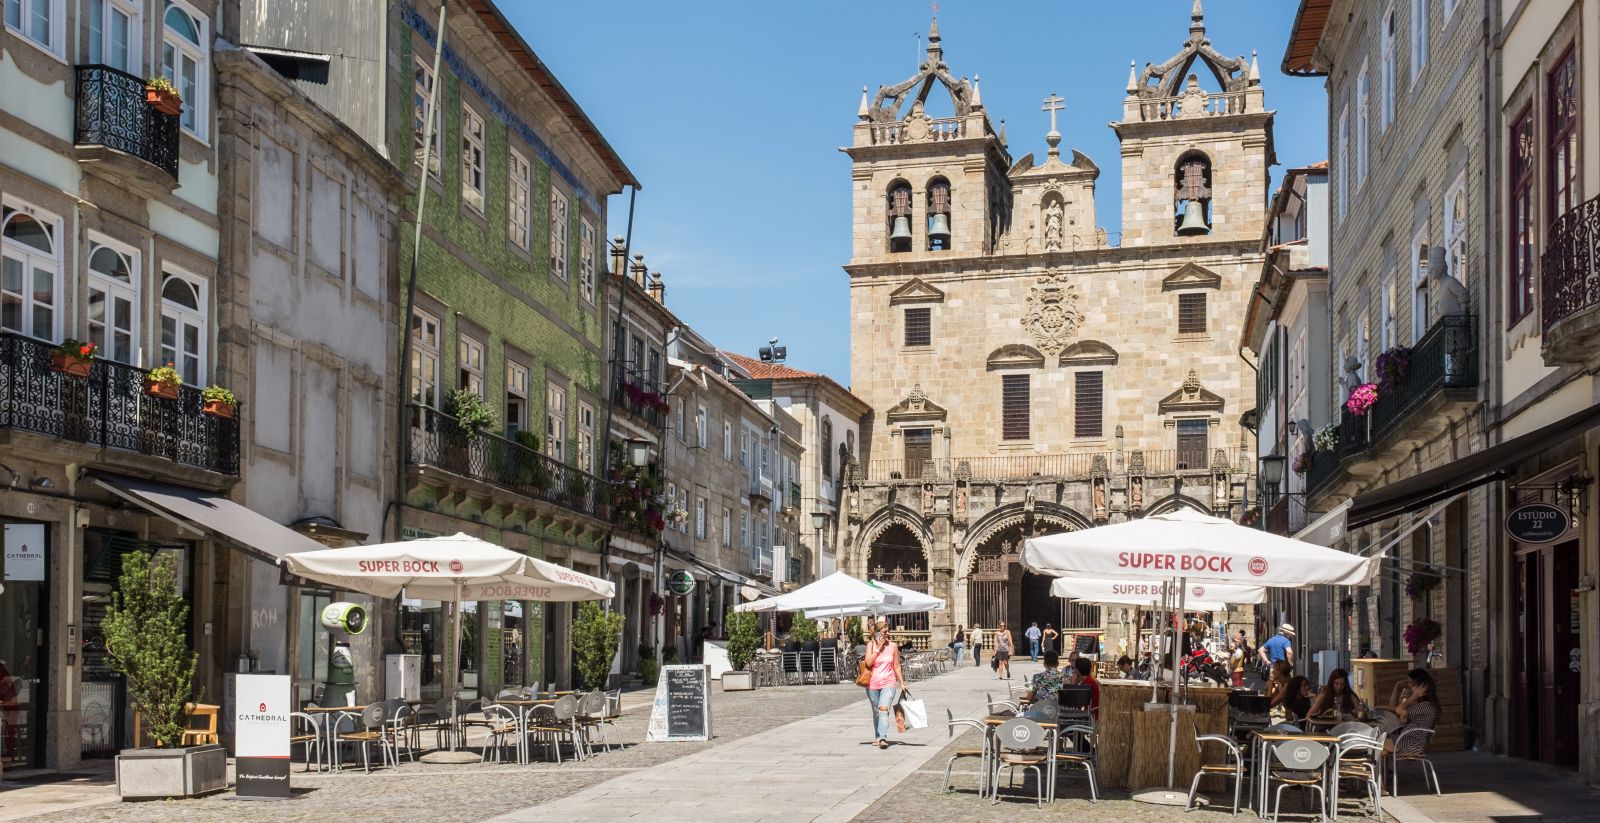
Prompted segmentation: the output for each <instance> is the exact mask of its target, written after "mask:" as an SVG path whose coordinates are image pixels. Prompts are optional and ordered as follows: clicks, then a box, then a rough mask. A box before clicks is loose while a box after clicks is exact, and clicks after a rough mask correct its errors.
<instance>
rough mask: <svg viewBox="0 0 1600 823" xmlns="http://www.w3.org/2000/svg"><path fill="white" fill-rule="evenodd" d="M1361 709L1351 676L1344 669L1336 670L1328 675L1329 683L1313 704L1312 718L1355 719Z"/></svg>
mask: <svg viewBox="0 0 1600 823" xmlns="http://www.w3.org/2000/svg"><path fill="white" fill-rule="evenodd" d="M1360 708H1361V701H1359V700H1357V699H1356V693H1355V692H1354V691H1352V690H1351V688H1350V674H1349V673H1348V672H1346V671H1345V670H1344V669H1334V670H1333V673H1332V674H1330V675H1328V682H1327V684H1326V685H1324V686H1323V687H1322V691H1320V692H1318V693H1317V699H1316V700H1315V701H1313V702H1312V703H1311V714H1310V715H1309V716H1310V717H1324V716H1326V717H1337V718H1341V719H1343V718H1349V717H1354V716H1355V714H1356V712H1357V711H1358V710H1359V709H1360Z"/></svg>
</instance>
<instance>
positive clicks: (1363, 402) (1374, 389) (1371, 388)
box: [1344, 383, 1378, 417]
mask: <svg viewBox="0 0 1600 823" xmlns="http://www.w3.org/2000/svg"><path fill="white" fill-rule="evenodd" d="M1377 402H1378V384H1377V383H1362V384H1361V385H1359V386H1356V387H1355V388H1354V389H1351V390H1350V399H1348V400H1346V401H1344V407H1345V408H1346V409H1348V410H1349V411H1350V413H1351V414H1353V415H1355V416H1357V417H1360V416H1361V415H1364V414H1366V413H1367V412H1368V411H1370V410H1371V409H1372V407H1373V406H1374V405H1377Z"/></svg>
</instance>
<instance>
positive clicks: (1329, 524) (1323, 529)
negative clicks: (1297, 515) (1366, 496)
mask: <svg viewBox="0 0 1600 823" xmlns="http://www.w3.org/2000/svg"><path fill="white" fill-rule="evenodd" d="M1349 512H1350V501H1348V500H1346V501H1344V502H1343V503H1340V504H1339V505H1338V506H1335V507H1334V509H1333V511H1330V512H1328V513H1326V514H1323V515H1320V516H1318V517H1317V519H1316V520H1313V521H1311V523H1310V524H1308V525H1307V526H1306V527H1305V528H1303V529H1301V530H1300V531H1298V532H1295V535H1294V539H1296V540H1304V541H1305V542H1307V543H1315V544H1317V545H1318V546H1327V547H1329V548H1332V547H1333V544H1335V543H1337V542H1339V540H1340V538H1342V537H1344V529H1345V525H1344V524H1345V515H1347V514H1349Z"/></svg>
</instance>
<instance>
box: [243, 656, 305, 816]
mask: <svg viewBox="0 0 1600 823" xmlns="http://www.w3.org/2000/svg"><path fill="white" fill-rule="evenodd" d="M235 689H236V694H237V697H236V701H237V702H236V705H237V706H238V710H237V714H236V715H235V717H234V757H236V758H237V764H236V769H235V780H234V783H235V789H236V793H237V794H238V796H239V797H240V798H248V799H257V800H281V799H284V798H287V797H288V796H289V712H290V711H292V710H293V707H292V706H291V705H290V700H289V694H290V687H289V676H288V675H286V674H241V675H238V677H237V681H236V684H235Z"/></svg>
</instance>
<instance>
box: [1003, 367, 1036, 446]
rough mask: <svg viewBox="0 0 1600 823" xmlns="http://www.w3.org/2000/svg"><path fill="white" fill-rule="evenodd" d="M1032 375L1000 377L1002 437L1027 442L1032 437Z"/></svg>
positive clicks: (1005, 375)
mask: <svg viewBox="0 0 1600 823" xmlns="http://www.w3.org/2000/svg"><path fill="white" fill-rule="evenodd" d="M1031 395H1032V375H1028V374H1003V375H1001V376H1000V437H1001V439H1004V440H1027V439H1028V438H1029V437H1030V436H1031V435H1032V431H1031V426H1030V423H1031V419H1030V418H1031V414H1030V412H1031V409H1030V405H1031V402H1030V401H1031Z"/></svg>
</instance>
